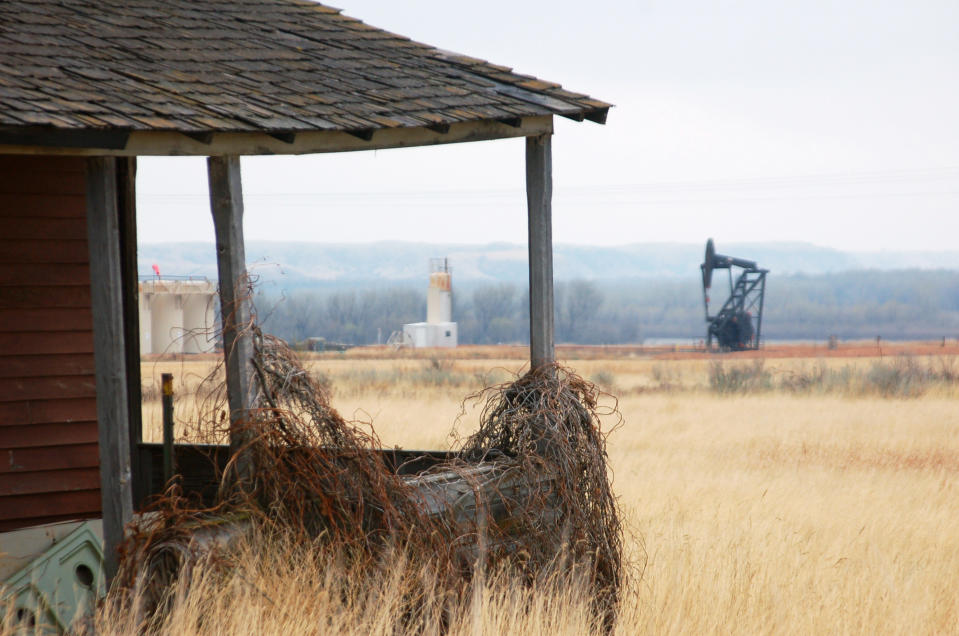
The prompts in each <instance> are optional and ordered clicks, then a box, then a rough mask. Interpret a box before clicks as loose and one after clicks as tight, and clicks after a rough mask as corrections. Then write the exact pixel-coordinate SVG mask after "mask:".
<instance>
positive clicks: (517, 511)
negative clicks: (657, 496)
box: [118, 326, 624, 627]
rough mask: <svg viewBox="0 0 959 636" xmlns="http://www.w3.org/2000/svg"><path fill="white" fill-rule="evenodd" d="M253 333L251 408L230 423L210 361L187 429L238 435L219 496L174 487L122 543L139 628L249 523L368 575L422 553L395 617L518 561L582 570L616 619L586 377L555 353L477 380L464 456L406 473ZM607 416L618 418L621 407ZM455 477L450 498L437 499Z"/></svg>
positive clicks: (611, 550) (615, 569) (225, 552)
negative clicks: (503, 376)
mask: <svg viewBox="0 0 959 636" xmlns="http://www.w3.org/2000/svg"><path fill="white" fill-rule="evenodd" d="M249 329H250V330H251V334H252V337H253V343H254V356H253V361H252V366H253V369H254V374H253V381H252V386H253V393H254V396H253V399H252V408H251V409H250V410H249V411H248V413H247V417H246V418H245V419H243V420H242V421H240V422H234V423H232V424H231V423H230V422H229V418H227V417H226V416H225V414H226V413H227V412H228V411H227V407H226V406H225V403H226V401H225V391H224V390H223V387H222V378H223V375H222V373H218V372H217V371H214V373H213V374H212V375H211V377H212V378H217V379H216V380H211V381H210V383H217V382H218V383H220V386H218V387H216V390H212V389H210V388H209V387H208V388H207V389H205V391H204V395H205V396H206V401H205V402H204V404H203V406H202V409H201V411H202V413H203V414H204V417H203V418H201V419H200V420H199V421H198V423H197V426H196V430H194V431H193V432H192V435H191V437H192V439H193V440H194V441H196V440H219V441H221V443H222V440H224V439H226V438H228V437H229V436H230V435H231V434H232V435H233V436H234V439H237V438H238V439H241V440H244V441H243V443H242V445H241V446H240V447H239V448H238V449H237V451H236V453H235V454H234V455H233V456H232V457H231V458H230V460H229V461H228V463H227V465H226V468H225V470H224V471H223V473H222V474H221V475H220V490H219V493H218V496H217V503H216V505H215V506H214V507H212V508H203V507H201V506H196V505H194V504H191V503H189V502H186V501H185V500H184V499H182V498H181V497H179V494H178V492H177V490H176V488H175V487H174V488H172V489H171V490H169V491H168V492H167V494H166V496H164V497H162V498H160V499H159V500H157V501H156V503H155V504H154V506H153V508H152V513H151V514H149V515H144V516H143V517H141V521H140V523H139V525H138V526H137V527H135V528H133V529H132V531H131V534H130V536H129V539H128V541H127V542H126V544H125V545H124V546H123V553H122V556H123V558H122V560H121V574H120V576H119V577H118V590H119V591H118V593H121V592H122V590H127V593H128V598H131V599H132V598H138V599H140V601H139V602H140V604H141V608H140V611H142V612H143V614H144V616H146V617H148V618H147V619H145V622H144V625H146V626H147V627H149V626H150V625H159V624H160V623H161V622H162V620H161V619H160V618H157V615H158V614H161V613H162V611H159V612H158V610H162V609H163V608H164V607H165V606H166V604H168V603H169V602H171V600H170V599H172V598H173V597H172V596H170V594H171V592H169V591H168V590H173V589H177V590H180V591H179V592H177V594H183V593H184V592H183V590H186V589H188V588H189V583H190V581H189V578H190V572H191V571H192V569H193V564H194V563H195V562H196V561H198V560H201V559H211V558H212V559H213V562H214V563H216V564H218V567H219V566H222V567H226V568H228V569H229V568H231V567H233V564H234V563H235V561H236V559H235V550H234V547H232V546H235V544H236V543H237V539H238V538H242V539H243V540H248V539H249V537H250V536H251V535H253V536H262V537H284V540H288V541H292V542H294V543H296V544H298V545H306V546H309V548H310V550H313V551H315V552H316V553H317V554H322V555H331V557H332V555H338V556H336V558H339V559H343V560H344V563H349V569H350V570H351V571H354V572H355V571H357V570H356V568H361V569H362V568H365V569H366V571H367V572H369V573H370V576H371V577H373V578H375V577H376V576H383V577H388V576H393V575H394V574H395V572H393V565H394V564H395V555H397V554H402V555H404V558H405V559H407V560H408V561H409V562H416V563H419V564H428V567H429V569H430V570H431V571H432V572H433V573H434V574H435V579H434V580H433V581H432V582H429V584H428V586H427V587H429V588H430V591H429V593H428V594H427V593H426V592H425V591H424V590H425V589H426V587H424V586H426V585H427V584H426V583H424V581H423V580H421V579H422V577H419V578H418V577H415V576H412V575H411V577H410V580H409V581H406V582H405V583H404V585H406V586H407V588H406V589H407V592H406V593H405V594H404V595H403V598H404V599H405V600H404V606H403V607H402V608H401V609H400V611H399V615H400V616H401V617H402V616H407V617H409V616H422V615H423V613H424V612H426V611H429V612H434V611H437V610H435V608H434V609H430V610H427V609H425V608H424V607H423V603H424V602H427V601H426V600H425V599H433V600H432V601H429V602H438V603H441V604H444V605H445V604H446V603H447V602H448V600H449V599H450V598H459V599H462V598H463V595H464V594H468V593H469V589H470V585H471V581H472V580H473V578H474V576H476V575H477V573H480V576H479V583H480V584H481V583H482V579H483V576H482V573H485V572H489V573H491V574H495V573H496V572H511V573H513V574H514V575H518V576H520V577H521V578H522V579H523V580H525V581H526V582H527V583H528V584H530V585H535V584H538V583H542V581H545V580H547V579H550V578H551V577H555V575H556V573H557V572H559V573H562V574H568V575H569V576H575V577H576V578H585V579H586V580H588V582H589V587H590V589H591V590H592V591H593V594H594V606H595V609H596V611H597V614H598V616H600V617H601V618H602V620H603V622H604V623H606V624H607V625H610V626H611V625H612V621H613V619H614V616H615V608H616V604H617V600H618V598H619V589H620V585H621V584H622V579H623V572H624V567H623V557H622V529H621V526H620V520H619V512H618V509H617V505H616V500H615V497H614V496H613V494H612V490H611V488H610V482H609V476H608V474H607V465H606V450H605V436H604V434H603V433H602V431H601V428H600V414H601V411H602V409H601V408H600V407H599V405H598V398H599V391H598V390H597V389H596V387H595V386H594V385H592V384H591V383H589V382H587V381H586V380H583V379H582V378H580V377H579V376H577V375H575V374H573V373H572V372H570V371H568V370H566V369H564V368H563V367H561V366H559V365H550V366H547V367H543V368H539V369H536V370H533V371H531V372H529V373H527V374H526V375H524V376H522V377H520V378H518V379H517V380H515V381H514V382H511V383H508V384H503V385H500V386H497V387H493V388H491V389H486V390H485V391H483V392H481V393H479V394H477V395H476V396H473V397H474V399H485V400H486V408H485V410H484V412H483V415H482V421H481V424H480V428H479V430H478V431H477V432H476V433H475V434H474V435H472V436H471V437H470V438H469V439H467V440H466V441H465V443H464V444H463V447H462V449H461V451H460V452H459V454H458V457H457V458H455V459H453V460H451V461H449V462H447V463H443V464H440V465H438V466H435V467H433V468H432V469H430V471H428V472H427V473H424V474H421V475H418V476H415V477H413V478H409V477H407V478H404V477H402V476H400V475H397V474H396V473H395V472H394V471H393V470H392V469H391V467H390V466H388V465H387V464H386V462H385V460H384V457H383V454H382V453H381V452H379V449H380V447H381V444H380V441H379V439H378V438H377V436H376V434H375V432H374V431H373V430H372V427H368V429H367V428H362V427H360V426H358V425H356V424H355V423H352V422H349V421H347V420H345V419H344V418H343V417H342V416H341V415H340V414H339V413H338V412H337V411H336V410H335V409H334V408H333V407H332V406H331V405H330V402H329V389H328V387H324V386H323V385H321V384H320V383H318V382H317V381H316V378H315V376H313V375H311V374H310V373H308V372H307V371H306V370H305V369H304V368H303V365H302V364H301V362H300V360H299V358H298V357H297V355H296V354H295V353H294V352H293V351H292V350H291V349H290V348H289V347H288V346H287V345H286V344H285V343H284V342H283V341H281V340H279V339H277V338H275V337H273V336H270V335H268V334H263V333H262V332H261V331H260V330H259V329H258V328H257V327H255V326H250V327H249ZM606 414H611V415H614V416H617V417H618V412H617V411H616V409H615V407H613V408H611V409H608V413H606ZM231 427H232V430H231ZM480 462H484V463H485V464H484V465H485V467H479V469H478V468H477V466H478V464H479V463H480ZM450 475H452V476H453V477H450ZM456 477H459V481H458V482H457V483H458V484H459V486H457V487H458V488H460V490H458V491H456V492H458V493H459V498H458V499H457V500H455V501H451V502H449V503H450V505H448V506H444V505H439V506H438V505H437V501H441V500H444V499H443V498H444V497H448V496H449V491H448V490H444V488H447V487H448V486H447V485H448V483H449V480H451V479H452V480H454V481H455V478H456ZM438 493H439V494H438ZM444 501H445V500H444ZM464 502H466V503H464ZM470 502H472V503H470ZM266 543H267V544H269V542H266ZM389 555H393V556H389ZM411 571H412V570H411ZM144 589H150V590H152V591H151V592H148V593H144V591H143V590H144ZM164 590H167V591H166V592H164ZM441 613H442V612H441ZM157 621H160V622H157Z"/></svg>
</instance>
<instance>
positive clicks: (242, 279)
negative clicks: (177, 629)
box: [207, 155, 253, 477]
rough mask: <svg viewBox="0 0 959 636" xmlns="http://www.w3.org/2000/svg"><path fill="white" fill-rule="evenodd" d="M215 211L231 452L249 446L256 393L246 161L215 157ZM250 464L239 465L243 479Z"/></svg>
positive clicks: (210, 165) (211, 164) (211, 163)
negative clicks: (247, 424) (247, 428)
mask: <svg viewBox="0 0 959 636" xmlns="http://www.w3.org/2000/svg"><path fill="white" fill-rule="evenodd" d="M207 171H208V174H209V179H210V209H211V211H212V212H213V227H214V231H215V234H216V264H217V270H218V272H219V278H220V316H221V320H222V327H223V356H224V361H225V363H226V392H227V402H228V403H229V407H230V450H231V451H232V452H233V453H236V452H237V451H239V450H240V449H241V448H242V447H243V446H244V444H245V443H246V441H247V440H246V438H245V436H244V435H243V430H242V428H241V426H240V423H241V422H242V421H243V420H244V419H245V418H246V417H247V415H248V411H249V408H250V404H251V400H252V395H251V393H250V391H251V381H250V380H251V378H252V374H253V366H252V362H251V361H252V358H253V339H252V336H251V334H250V330H249V327H250V288H249V278H248V277H247V272H246V248H245V246H244V242H243V188H242V185H241V183H240V158H239V157H237V156H235V155H233V156H224V157H209V158H208V159H207ZM248 468H249V465H248V464H246V465H245V464H244V463H243V462H242V461H241V462H240V465H239V471H240V476H241V477H243V476H245V475H246V474H247V470H248Z"/></svg>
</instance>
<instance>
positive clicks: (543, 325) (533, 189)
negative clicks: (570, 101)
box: [526, 135, 556, 369]
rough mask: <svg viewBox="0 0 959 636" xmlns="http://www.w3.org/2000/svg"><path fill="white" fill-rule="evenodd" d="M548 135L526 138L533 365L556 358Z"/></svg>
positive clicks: (530, 336) (530, 338)
mask: <svg viewBox="0 0 959 636" xmlns="http://www.w3.org/2000/svg"><path fill="white" fill-rule="evenodd" d="M551 148H552V142H551V136H550V135H537V136H535V137H527V138H526V204H527V212H528V217H529V353H530V367H531V368H533V369H535V368H537V367H540V366H543V365H544V364H550V363H552V362H553V361H554V360H555V359H556V355H555V348H554V343H553V337H554V336H553V320H554V318H553V212H552V198H553V153H552V149H551Z"/></svg>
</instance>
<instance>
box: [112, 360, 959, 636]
mask: <svg viewBox="0 0 959 636" xmlns="http://www.w3.org/2000/svg"><path fill="white" fill-rule="evenodd" d="M932 351H933V354H932V355H924V356H914V357H909V358H900V357H896V356H893V357H890V356H888V354H887V355H886V356H885V357H884V358H883V359H881V360H880V359H879V358H878V357H867V356H864V355H856V356H853V357H842V356H837V355H828V354H827V355H828V357H827V355H823V356H821V357H819V356H817V357H815V358H804V357H800V356H791V355H790V356H787V355H784V356H782V357H767V358H766V359H764V360H761V361H760V362H756V361H755V360H751V359H750V360H739V359H736V358H737V357H736V356H731V357H725V358H724V359H723V361H722V362H721V363H719V364H718V365H717V362H716V358H715V357H713V358H710V359H707V358H704V357H703V356H698V357H695V356H693V357H692V358H693V359H679V360H675V359H665V358H668V357H676V356H669V355H665V354H664V355H663V356H659V357H656V356H643V355H636V354H635V352H633V353H630V352H622V351H613V352H606V356H607V357H605V358H604V357H603V356H602V355H596V353H595V352H592V353H590V355H576V354H575V353H570V354H569V355H568V359H567V360H566V362H567V363H568V364H569V366H571V367H572V368H573V369H575V370H576V371H577V372H579V373H580V374H581V375H583V376H584V377H586V378H591V379H593V380H594V381H596V382H597V383H598V384H600V385H601V386H604V387H606V388H607V389H608V390H609V391H610V392H611V393H614V394H616V395H618V396H619V404H618V406H619V410H620V411H621V413H622V414H623V417H624V422H623V424H622V426H620V427H619V428H618V429H617V430H615V431H613V432H612V433H611V434H610V437H609V439H608V449H609V454H610V464H611V469H612V471H613V479H614V482H613V483H614V487H615V490H616V492H617V493H618V495H619V497H620V502H621V505H622V507H623V510H624V511H625V513H626V517H627V523H628V528H629V533H630V536H629V539H628V542H627V543H628V546H629V551H630V553H631V555H632V556H633V558H634V561H635V562H636V563H638V565H639V566H641V567H642V576H641V578H639V579H638V580H635V581H633V583H632V584H631V587H630V588H629V589H628V590H627V592H626V595H625V599H624V602H623V607H622V611H621V616H620V621H619V623H618V625H617V633H622V634H633V633H655V634H661V633H690V634H704V633H739V634H756V633H777V634H780V633H782V634H808V633H830V634H832V633H856V634H862V633H870V634H871V633H895V634H916V633H930V634H943V633H959V593H957V591H956V590H959V480H957V478H959V379H957V377H956V375H957V374H955V373H954V372H953V369H954V368H959V364H957V362H956V357H955V355H954V352H952V351H949V352H947V353H942V352H937V351H935V350H932ZM829 353H830V354H831V353H832V352H829ZM923 353H926V352H925V351H923ZM560 355H562V350H561V353H560ZM211 364H212V363H211V362H210V361H209V360H200V361H193V362H182V361H148V362H144V364H143V377H144V384H145V387H146V388H145V391H146V393H147V394H149V395H152V393H151V391H152V389H151V388H150V386H148V385H150V383H152V382H158V378H159V373H160V372H163V371H171V372H173V373H174V374H175V375H176V377H177V379H178V383H179V384H178V385H177V387H178V414H179V415H180V416H181V417H184V418H188V417H189V415H188V413H189V411H190V408H191V400H190V398H189V395H188V394H189V392H190V391H191V390H192V388H193V387H194V386H195V385H196V382H197V381H198V379H199V378H200V377H202V375H204V374H205V373H206V372H207V371H208V369H209V367H210V365H211ZM522 364H523V361H522V357H521V355H517V353H516V351H515V350H512V349H510V350H505V351H504V350H496V349H490V348H487V349H484V350H482V351H479V350H472V351H471V350H466V351H461V352H457V353H454V354H437V353H435V352H434V353H433V354H432V355H417V356H415V357H401V356H396V355H394V354H392V353H389V354H385V352H384V354H383V355H376V354H375V352H371V351H369V350H362V351H359V352H354V353H349V352H348V353H347V354H333V355H330V354H326V355H323V356H314V357H313V358H312V359H310V361H309V365H310V369H311V371H312V372H314V373H316V374H318V375H321V376H322V377H325V378H327V379H328V381H329V382H330V383H331V385H332V387H333V391H334V393H333V394H334V404H335V406H336V407H337V408H338V409H339V410H340V411H341V412H342V413H343V414H344V415H345V416H346V417H347V418H354V419H358V420H361V421H363V422H365V423H366V424H369V423H370V422H372V424H373V426H374V427H375V430H376V432H377V433H378V434H379V435H380V437H381V439H382V441H383V443H384V445H387V446H392V445H400V446H403V447H407V448H446V447H448V446H449V445H450V443H451V441H452V438H451V436H450V432H451V429H452V428H453V425H454V423H455V424H456V426H455V428H456V430H457V431H458V432H459V434H461V435H465V434H468V433H469V432H470V431H471V427H473V426H475V422H476V417H477V416H476V412H475V409H471V408H466V409H465V410H464V409H461V402H462V400H463V398H464V397H465V396H466V395H468V394H469V393H471V392H473V391H475V390H477V389H479V388H481V387H483V386H486V385H487V384H489V383H491V382H501V381H504V380H506V379H508V378H509V377H510V374H511V373H513V372H516V371H519V370H520V369H521V367H522ZM953 365H956V366H955V367H954V366H953ZM733 372H735V373H737V374H739V373H740V372H741V374H742V375H743V376H745V377H748V378H754V379H755V378H758V380H756V381H755V382H752V383H750V382H751V381H750V382H745V383H744V384H742V383H741V384H735V383H733V384H724V383H725V382H727V380H728V376H730V374H732V373H733ZM757 374H758V375H757ZM738 377H739V376H738V375H737V378H738ZM797 378H798V379H799V380H797ZM609 402H610V404H612V402H613V399H612V398H609ZM144 415H145V421H146V422H147V426H146V429H147V431H146V432H147V435H146V436H147V438H148V439H158V435H159V432H158V431H159V421H158V418H159V410H158V407H157V406H156V405H155V404H148V405H147V406H146V407H145V413H144ZM366 424H364V425H366ZM274 567H275V568H278V569H275V570H270V569H269V568H266V569H261V570H260V571H261V576H262V580H261V581H259V583H258V585H259V586H260V588H262V589H266V590H268V593H269V597H270V600H269V601H264V600H263V598H262V596H257V594H255V593H252V592H250V593H247V592H243V593H242V594H241V593H237V594H239V596H236V597H234V596H229V595H227V596H229V598H234V600H235V599H236V598H242V599H245V601H244V602H246V603H247V605H246V606H244V608H243V611H242V612H237V611H230V610H229V607H230V606H229V605H228V604H227V605H225V604H224V603H225V601H224V600H223V599H225V598H227V597H225V596H223V595H222V594H219V593H216V594H214V593H212V592H210V591H209V590H207V592H206V596H203V598H202V599H199V600H197V599H195V600H194V601H191V602H185V603H184V604H183V605H182V606H181V607H179V609H178V610H176V611H177V612H179V614H177V616H176V617H175V620H173V622H171V623H170V624H169V625H170V630H171V631H176V629H177V627H176V626H180V627H184V626H187V625H193V626H194V628H193V629H192V630H190V631H196V630H197V629H199V631H203V632H206V633H217V632H221V631H222V632H225V633H227V632H229V633H238V632H244V631H250V632H257V633H260V632H266V633H283V632H290V631H293V632H299V631H302V630H301V628H302V627H303V626H308V627H309V629H308V630H307V631H318V632H325V631H327V629H326V628H322V627H321V626H320V624H319V623H317V622H316V621H319V620H323V621H325V623H324V624H325V625H326V626H327V627H328V628H329V631H332V632H336V633H381V634H390V633H393V627H394V626H395V620H394V619H395V616H394V617H393V618H392V619H391V618H390V614H389V608H390V607H392V606H391V605H390V604H389V603H388V602H386V601H384V600H383V598H382V597H381V596H376V595H372V591H369V590H368V591H367V592H365V593H364V594H365V595H364V596H363V597H362V598H358V599H355V600H354V601H353V602H350V603H347V604H345V605H344V604H343V603H339V602H337V601H336V599H331V598H330V595H329V594H326V595H324V593H323V590H324V589H327V590H328V589H329V588H328V587H327V588H324V587H323V586H324V583H323V580H324V579H323V576H320V577H316V576H312V575H311V576H307V577H305V578H304V579H303V580H302V581H301V582H300V583H297V584H293V585H291V584H290V583H289V581H290V577H294V580H296V581H299V579H296V578H295V577H296V576H300V575H303V573H302V572H300V573H299V574H297V573H296V572H291V571H289V570H287V569H284V568H287V567H288V566H282V565H275V566H274ZM327 576H329V575H327ZM221 584H222V583H221ZM211 585H212V583H211ZM238 585H239V584H238ZM384 585H385V587H383V588H382V589H379V591H378V594H381V595H382V594H385V593H386V591H384V590H387V591H388V588H389V586H388V585H386V584H385V583H384ZM240 587H242V585H240ZM198 594H200V593H198ZM244 594H245V596H244ZM201 596H202V595H201ZM533 596H534V598H532V599H530V598H524V597H523V595H522V594H521V593H520V592H518V591H516V590H515V589H513V588H511V587H510V586H509V585H499V586H498V585H497V584H496V583H491V584H490V585H489V587H488V589H487V590H486V592H485V597H484V598H485V601H483V602H481V603H480V602H477V603H474V606H473V607H471V608H470V609H469V610H468V611H464V612H463V613H462V614H461V615H457V616H458V618H457V619H456V620H454V621H453V622H452V624H451V626H450V632H451V633H463V634H465V633H473V634H475V633H487V634H499V633H515V632H520V631H525V632H530V633H554V632H555V633H563V634H579V633H583V632H584V631H585V630H588V628H589V627H590V626H589V625H588V623H587V619H586V612H585V605H584V603H583V600H582V598H581V596H578V595H577V594H576V591H575V590H565V591H563V590H559V591H557V590H552V591H543V592H541V593H539V594H534V595H533ZM218 599H219V600H218ZM204 603H206V605H204ZM277 606H280V607H283V608H285V610H284V611H283V612H280V613H277V609H276V607H277ZM233 607H235V605H233ZM204 608H205V609H204ZM523 608H526V609H525V610H524V609H523ZM191 612H192V613H191ZM201 614H203V615H204V616H205V618H204V619H203V625H204V626H203V628H202V629H200V628H199V627H197V625H199V624H198V623H196V622H191V621H195V620H198V619H197V616H199V615H201ZM177 621H180V622H177ZM183 621H185V622H183ZM101 624H103V625H104V626H105V627H108V629H107V631H123V629H124V627H123V626H124V625H128V623H126V622H124V619H123V618H122V617H107V616H103V617H101ZM109 625H113V628H109Z"/></svg>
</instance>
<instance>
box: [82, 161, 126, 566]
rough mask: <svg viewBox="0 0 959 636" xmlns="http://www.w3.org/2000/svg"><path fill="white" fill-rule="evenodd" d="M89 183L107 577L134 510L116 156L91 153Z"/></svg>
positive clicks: (91, 277)
mask: <svg viewBox="0 0 959 636" xmlns="http://www.w3.org/2000/svg"><path fill="white" fill-rule="evenodd" d="M86 186H87V241H88V243H89V247H90V295H91V308H92V311H93V315H94V316H95V320H94V321H93V351H94V364H95V368H96V371H95V373H96V383H97V422H98V426H97V429H98V431H99V443H100V497H101V500H102V512H103V543H104V546H103V548H104V549H103V553H104V568H105V571H106V572H105V573H106V577H107V582H108V583H109V581H110V580H112V579H113V577H114V576H115V575H116V572H117V546H118V545H119V544H120V542H121V541H122V540H123V528H124V526H125V525H126V524H127V523H128V522H129V521H130V519H131V517H132V516H133V495H132V484H131V473H130V439H129V423H128V421H127V419H128V417H129V410H128V409H129V406H128V404H129V402H128V399H129V398H128V395H127V360H126V355H127V352H126V348H125V346H124V325H123V279H122V275H121V271H120V269H121V268H120V231H119V223H118V216H117V168H116V160H115V159H114V158H113V157H92V158H90V159H87V175H86Z"/></svg>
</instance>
